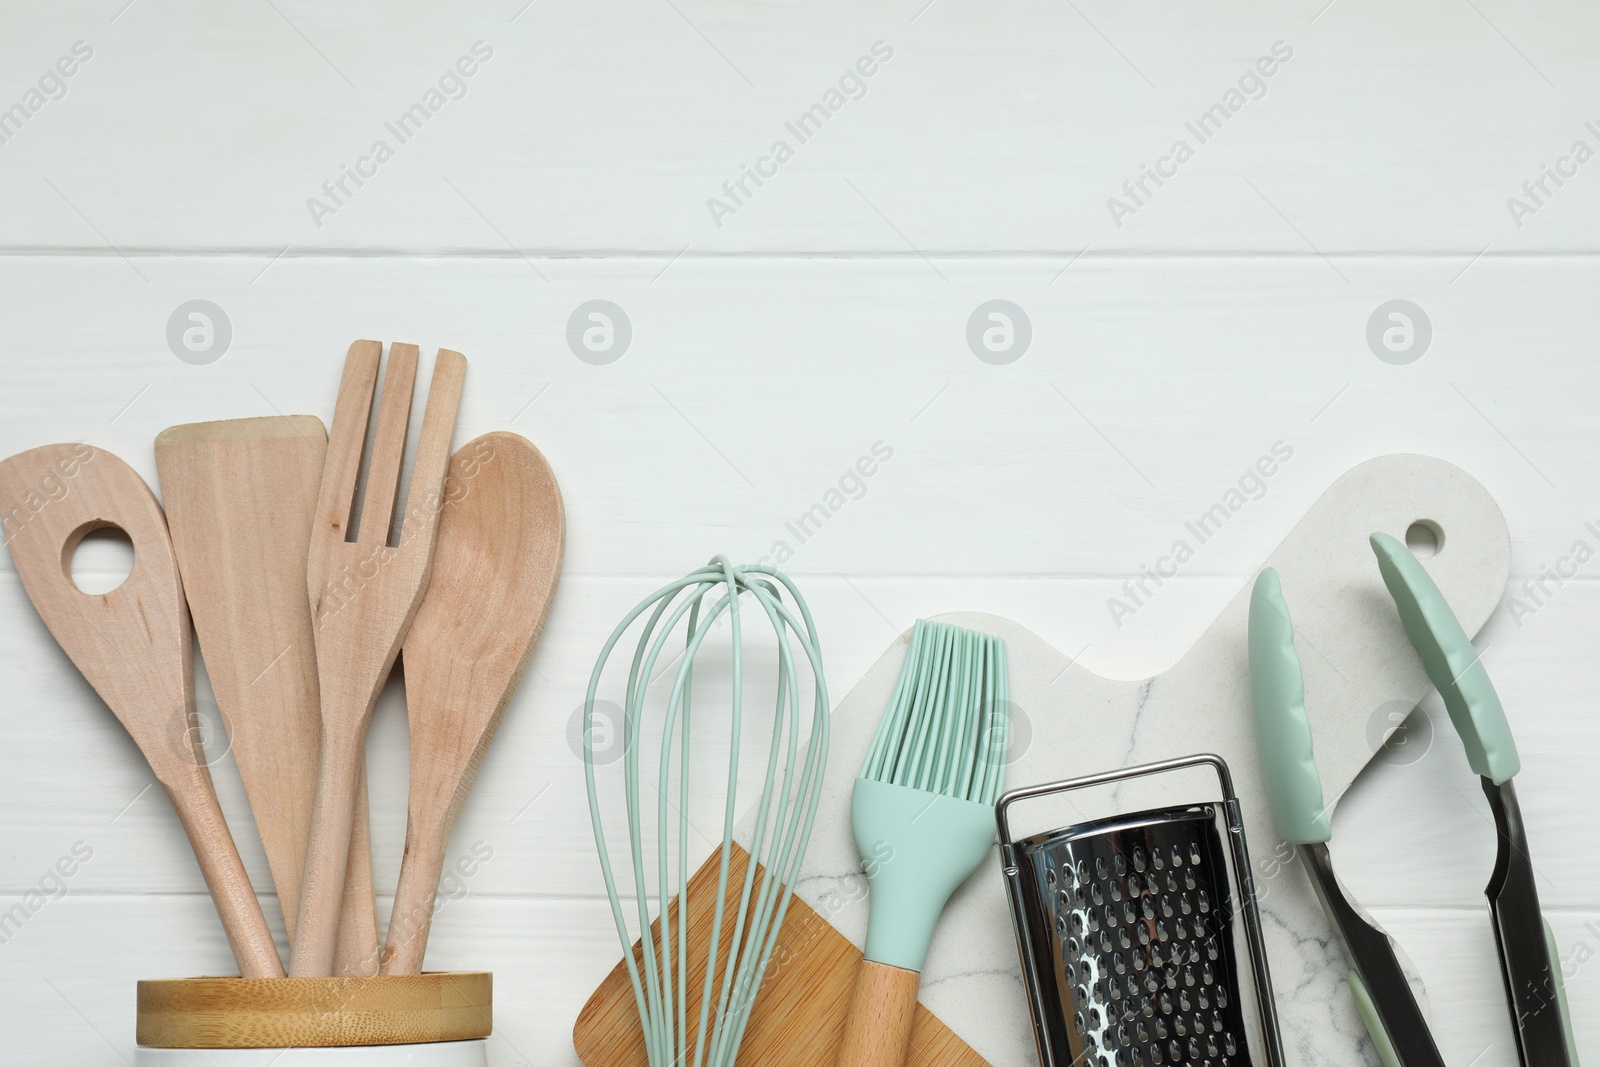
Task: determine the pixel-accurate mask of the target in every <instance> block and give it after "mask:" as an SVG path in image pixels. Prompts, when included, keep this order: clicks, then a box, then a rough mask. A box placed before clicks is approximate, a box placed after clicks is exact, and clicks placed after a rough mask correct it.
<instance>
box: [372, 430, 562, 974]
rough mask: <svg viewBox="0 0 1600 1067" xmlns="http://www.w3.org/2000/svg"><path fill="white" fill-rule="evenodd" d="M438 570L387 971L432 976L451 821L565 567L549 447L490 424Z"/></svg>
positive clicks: (416, 693)
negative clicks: (434, 924) (427, 955)
mask: <svg viewBox="0 0 1600 1067" xmlns="http://www.w3.org/2000/svg"><path fill="white" fill-rule="evenodd" d="M445 500H446V501H447V503H446V504H445V509H444V514H443V515H442V516H441V517H440V520H439V540H438V543H437V544H436V545H435V546H434V552H433V577H432V578H431V579H430V580H429V583H428V592H427V595H426V596H425V597H424V598H423V601H422V607H421V608H420V609H418V611H417V617H416V620H415V621H414V622H413V623H412V624H411V633H410V634H409V635H408V636H407V637H406V641H405V648H404V650H403V652H402V656H403V657H404V670H405V678H406V708H407V714H408V716H409V718H410V720H411V798H410V805H409V812H408V815H407V820H406V854H405V860H404V861H403V862H402V863H401V866H400V885H399V888H398V889H397V890H395V897H394V912H393V914H392V915H391V917H390V919H389V937H388V944H387V946H386V947H385V948H384V951H383V971H384V973H385V974H420V973H421V971H422V957H423V951H424V949H425V948H426V946H427V941H428V928H429V925H430V923H431V921H432V919H433V904H434V896H435V894H436V893H437V892H438V889H439V876H440V873H441V872H442V871H443V869H444V861H445V848H446V846H447V845H448V844H449V841H450V830H451V828H452V827H453V826H454V825H455V821H456V816H457V815H459V814H460V812H461V806H462V804H463V803H464V802H465V801H466V798H467V792H468V791H469V790H470V789H471V788H472V780H473V779H474V778H475V777H476V776H477V773H478V765H479V764H480V763H482V762H483V755H484V752H485V751H486V750H487V749H488V747H489V742H490V741H491V740H492V739H493V738H494V733H495V730H496V728H497V727H498V726H499V725H500V718H501V716H502V715H504V713H505V710H506V705H507V704H509V703H510V701H511V694H512V693H513V692H515V691H516V688H517V683H519V682H520V681H522V674H523V671H524V670H526V669H527V666H528V658H529V657H530V656H532V655H533V646H534V643H535V642H537V641H538V640H539V633H540V631H542V630H543V629H544V621H545V618H546V617H547V616H548V615H549V613H550V602H551V600H552V599H553V598H554V596H555V591H556V582H557V581H558V580H559V579H560V577H561V554H562V549H563V546H564V544H565V541H566V535H565V521H564V519H563V516H562V510H561V491H560V490H559V489H558V488H557V487H556V479H555V475H554V474H553V473H552V472H551V470H550V465H549V464H548V463H546V462H545V458H544V456H543V455H541V454H540V453H539V450H538V449H537V448H535V447H533V445H531V444H529V443H528V441H526V440H525V439H524V438H521V437H518V436H517V435H516V434H514V433H488V434H484V435H483V436H482V437H479V438H477V439H475V440H473V441H470V442H468V443H467V444H466V445H464V446H462V448H461V450H460V451H458V452H457V453H456V454H455V457H454V459H452V460H451V463H450V477H449V480H448V481H447V482H446V483H445Z"/></svg>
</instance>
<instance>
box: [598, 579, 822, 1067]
mask: <svg viewBox="0 0 1600 1067" xmlns="http://www.w3.org/2000/svg"><path fill="white" fill-rule="evenodd" d="M784 592H787V594H788V596H789V598H790V599H791V600H792V601H793V608H790V607H788V606H786V605H785V604H784V600H783V594H784ZM708 598H709V599H710V605H709V607H706V606H705V605H706V602H707V600H708ZM745 600H752V601H754V602H755V604H756V605H758V606H759V607H760V608H761V617H763V618H765V619H766V621H767V622H768V623H769V624H770V625H771V627H772V630H773V633H774V634H775V635H776V636H777V653H776V655H777V667H778V683H777V694H776V700H775V707H774V711H773V718H772V741H771V744H770V746H769V749H768V756H767V766H766V773H765V774H764V776H763V779H762V790H761V797H760V801H759V803H758V805H757V815H756V824H755V830H754V834H753V837H752V839H751V844H750V857H751V862H750V863H749V864H748V865H747V867H746V869H745V873H744V878H743V882H742V884H741V885H740V887H739V892H738V910H737V912H736V913H735V915H734V924H733V934H732V937H731V939H730V943H729V945H728V946H727V948H726V951H727V952H728V954H729V956H730V958H729V960H728V965H727V966H726V967H725V968H724V969H723V975H722V981H721V984H720V986H718V985H717V983H716V981H715V976H716V972H717V963H718V961H719V959H720V958H721V957H720V955H719V952H720V951H723V946H722V944H721V933H722V927H723V923H724V920H725V916H726V914H727V906H728V904H729V885H728V883H729V864H730V860H731V858H732V854H733V847H734V842H733V829H734V824H735V821H736V820H737V818H738V812H739V799H738V796H737V787H738V777H739V745H740V736H741V734H742V732H743V729H744V725H745V724H744V706H743V705H744V700H743V686H744V631H743V619H742V616H741V605H742V604H743V602H744V601H745ZM745 610H748V608H745ZM646 612H648V613H649V618H648V620H647V621H646V622H645V625H644V630H643V632H642V633H641V635H640V637H639V643H638V646H637V648H636V649H635V650H634V654H633V660H632V662H631V664H630V665H629V668H628V686H627V691H626V696H625V699H624V705H623V738H622V739H623V746H624V748H623V780H624V790H625V794H626V800H627V811H628V845H629V852H630V856H631V862H632V865H633V883H634V884H633V891H634V897H635V899H636V901H637V906H638V923H639V930H640V933H639V937H640V939H641V940H643V942H644V953H643V967H642V968H641V966H640V965H639V963H638V962H636V961H635V960H634V957H633V941H634V935H633V934H631V933H629V931H628V922H627V919H626V918H625V915H624V909H623V906H622V900H621V897H620V895H619V894H618V891H617V880H616V876H615V874H614V872H613V870H612V865H611V857H610V851H609V849H608V848H607V845H606V834H605V830H604V827H603V826H602V822H601V817H600V798H599V792H598V788H597V783H596V778H595V764H594V748H593V743H592V738H593V737H594V705H595V700H596V697H597V694H598V693H599V689H600V679H601V675H602V674H603V673H604V671H605V667H606V663H607V661H608V660H609V659H610V657H611V653H612V650H613V649H614V648H615V647H616V645H617V642H618V641H620V640H621V639H622V636H623V634H624V633H626V632H627V631H628V629H629V628H630V627H631V626H632V625H633V623H634V622H635V621H636V620H638V619H639V617H640V616H642V615H644V614H645V613H646ZM723 616H727V621H728V628H729V630H730V634H731V642H732V656H731V674H732V695H731V699H730V704H729V707H728V715H727V719H728V722H729V726H730V736H729V741H730V748H729V754H728V766H727V790H728V792H727V799H726V801H725V803H724V816H723V818H724V821H723V831H722V846H721V854H720V863H719V867H718V874H717V888H716V893H717V898H716V910H715V914H714V916H713V918H712V922H711V941H710V948H709V956H708V965H707V967H706V975H705V980H704V982H703V984H702V986H701V988H700V990H699V994H700V996H699V1008H698V1011H695V1010H694V1009H693V1008H692V1007H691V995H690V993H691V991H690V989H689V942H688V931H687V926H688V924H687V916H688V914H689V899H688V897H689V889H688V887H689V860H688V850H687V849H686V848H685V847H684V845H685V842H686V840H687V839H688V833H689V819H688V810H689V776H690V766H689V763H690V758H689V757H690V746H689V737H690V725H691V720H692V718H693V711H694V710H695V709H694V707H693V701H692V694H693V689H694V663H695V656H696V655H697V654H698V653H699V651H700V649H701V647H702V645H703V643H704V642H705V639H706V637H707V635H708V634H710V633H711V632H712V630H713V628H715V627H716V626H717V624H718V623H719V621H720V620H721V619H722V618H723ZM680 623H684V624H685V626H684V646H683V652H682V658H681V662H680V663H679V665H678V666H677V671H676V675H675V676H674V679H673V682H672V686H671V691H670V693H669V695H668V696H667V698H666V701H665V707H664V708H658V709H657V711H658V712H659V713H660V714H661V715H662V716H663V719H662V726H663V733H662V746H661V755H660V761H659V767H658V776H657V781H656V782H655V783H654V784H653V785H651V786H648V787H646V786H644V785H642V784H641V781H640V751H639V749H640V744H639V739H640V737H641V731H642V724H643V721H644V716H645V714H646V696H647V690H648V689H649V686H650V682H651V679H652V678H654V676H655V675H656V671H657V665H658V663H660V661H661V656H662V652H663V650H664V649H665V648H666V645H667V642H668V640H669V639H670V638H671V637H672V635H673V633H674V631H675V630H677V628H678V626H679V624H680ZM793 645H797V646H798V647H799V649H800V651H801V652H802V653H804V658H805V660H806V662H807V663H808V664H809V666H810V671H811V676H812V678H813V680H814V686H813V688H814V696H813V706H812V717H811V731H810V738H809V741H810V743H809V745H808V747H807V749H806V754H805V757H804V763H803V765H799V766H797V764H798V763H799V760H800V755H799V748H800V734H801V708H800V702H801V692H800V675H799V672H798V671H797V669H796V662H797V661H796V656H795V654H794V649H793V647H792V646H793ZM664 669H665V670H671V669H672V666H671V664H670V663H668V664H666V665H665V666H664ZM656 703H657V704H659V703H660V701H659V700H658V701H657V702H656ZM828 708H829V706H828V691H827V685H826V683H825V682H824V681H823V675H822V653H821V650H820V648H819V647H818V644H817V632H816V625H815V624H814V623H813V621H812V618H811V611H810V609H809V608H808V607H807V606H806V602H805V598H804V597H802V596H801V595H800V591H799V590H798V589H796V588H795V586H794V583H793V582H792V581H790V580H789V578H788V577H787V576H785V575H784V574H783V573H782V572H780V571H778V570H776V569H775V568H772V567H765V566H745V567H736V566H734V565H733V564H732V563H731V562H729V560H728V559H727V558H726V557H724V556H718V557H716V558H715V559H713V560H712V561H711V562H710V563H708V564H707V565H706V566H704V567H702V568H700V569H699V570H697V571H694V572H693V573H691V574H688V575H686V576H685V577H683V578H681V579H679V580H678V581H675V582H672V583H671V584H669V585H666V586H664V587H663V588H661V589H659V590H657V591H656V592H655V593H653V594H651V595H650V596H649V597H647V598H646V599H645V600H644V601H643V602H642V603H640V604H639V605H638V606H637V607H635V608H634V609H633V610H632V611H630V612H629V613H628V615H627V617H626V618H624V619H623V620H622V622H621V623H620V624H618V626H617V628H616V629H615V630H613V631H612V633H611V637H610V639H609V640H607V641H606V643H605V647H604V648H602V649H601V651H600V657H599V659H598V660H596V662H595V666H594V673H593V675H592V676H591V677H590V679H589V691H588V696H587V699H586V702H585V704H584V735H583V736H584V751H583V768H584V781H585V783H586V784H587V786H588V791H589V816H590V819H591V821H592V822H593V824H594V840H595V847H596V850H597V851H598V853H599V856H600V870H601V873H602V875H603V876H604V878H605V884H606V893H607V895H608V896H609V897H610V899H611V914H612V918H613V919H614V920H615V921H616V925H617V936H618V937H619V938H620V939H621V941H622V958H623V960H624V961H625V962H626V963H627V967H628V977H629V979H630V980H631V981H632V983H633V995H634V1001H635V1004H636V1005H637V1007H638V1010H639V1022H640V1025H641V1026H642V1028H643V1030H644V1039H645V1050H646V1053H647V1055H648V1059H649V1064H650V1067H733V1063H734V1060H735V1058H736V1057H737V1056H738V1053H739V1045H740V1043H741V1041H742V1040H743V1038H744V1032H745V1027H746V1026H747V1025H748V1023H749V1020H750V1010H751V1007H752V1006H753V1005H754V1003H755V998H756V994H757V992H759V990H760V986H761V979H762V976H763V975H764V974H765V973H766V969H767V964H768V962H769V961H770V960H771V958H772V952H773V948H774V946H775V945H776V944H777V940H778V932H779V930H780V929H781V928H782V926H783V919H784V916H785V915H786V914H787V913H788V909H789V902H790V900H791V898H792V896H793V889H792V888H791V887H792V886H793V883H794V879H795V877H796V876H797V875H798V874H799V872H800V863H801V860H802V859H804V857H805V851H806V846H807V844H808V843H809V842H810V839H811V826H812V823H813V821H814V820H815V818H816V812H817V800H818V797H819V796H820V794H821V791H822V772H823V768H824V767H825V766H826V764H827V754H828ZM719 719H720V716H719ZM675 739H676V743H674V742H675ZM675 752H676V760H674V753H675ZM780 768H781V773H780ZM797 772H798V773H797ZM647 791H648V792H651V793H653V794H654V799H655V802H656V808H657V814H656V817H655V820H654V823H655V826H654V829H655V832H656V835H657V852H658V854H659V858H658V862H657V871H656V891H657V897H658V898H659V900H660V901H661V916H660V919H661V922H660V928H659V933H658V934H652V933H651V929H650V910H649V893H648V892H647V887H646V877H645V860H644V835H645V833H646V827H647V820H646V816H645V815H644V814H643V811H642V809H643V805H642V803H641V801H642V800H643V799H644V796H645V793H646V792H647ZM674 814H675V816H676V817H675V819H674ZM674 822H676V830H677V837H676V852H677V863H676V865H675V867H676V870H675V872H674V869H673V868H674V864H673V863H672V862H671V859H670V854H671V852H672V851H674V849H673V848H671V847H669V842H671V841H672V840H673V839H672V838H671V836H670V831H671V828H672V824H673V823H674ZM758 864H759V865H760V866H762V867H763V868H765V870H766V873H767V877H765V878H763V879H762V881H761V886H760V888H759V889H757V888H756V885H755V880H756V868H757V865H758ZM673 896H677V897H678V898H679V910H678V918H679V920H680V921H679V922H678V923H677V924H676V925H677V932H676V936H674V933H673V925H674V924H673V922H672V919H671V913H670V909H669V907H668V903H669V901H670V900H671V898H672V897H673ZM714 987H715V988H714ZM691 1014H693V1016H694V1021H693V1024H692V1025H691ZM691 1036H692V1038H693V1039H692V1041H691Z"/></svg>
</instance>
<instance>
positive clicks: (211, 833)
mask: <svg viewBox="0 0 1600 1067" xmlns="http://www.w3.org/2000/svg"><path fill="white" fill-rule="evenodd" d="M162 788H163V789H165V790H166V792H167V797H168V799H170V800H171V801H172V807H173V809H174V810H175V811H176V812H177V813H178V821H179V822H181V823H182V824H183V832H184V833H185V834H187V835H188V837H189V846H190V847H191V848H193V849H194V858H195V859H196V860H197V861H198V862H199V864H200V874H201V875H202V876H203V877H204V878H205V880H206V888H207V889H208V890H210V891H211V900H212V902H213V903H215V904H216V907H217V915H218V916H219V917H220V918H221V919H222V930H223V933H225V934H227V935H228V946H229V947H230V948H232V949H233V958H234V962H236V963H238V965H239V976H240V977H241V978H282V977H283V960H281V959H279V958H278V946H277V945H275V944H273V941H272V931H271V930H269V929H267V919H266V916H265V915H263V914H262V912H261V902H260V901H259V900H257V899H256V894H255V890H254V889H252V888H251V887H250V876H249V875H248V874H247V873H245V869H244V861H243V860H241V859H240V858H239V849H238V848H237V847H236V846H235V845H234V843H233V835H232V834H230V833H229V832H228V823H227V820H226V819H224V818H223V815H222V807H221V805H219V804H218V803H217V794H216V791H215V790H214V789H213V788H212V786H211V775H210V773H209V772H208V771H207V770H206V768H205V765H204V764H200V765H198V766H192V767H188V768H186V770H185V771H184V772H183V777H182V778H181V779H180V780H178V781H175V782H170V783H169V782H165V781H164V782H162Z"/></svg>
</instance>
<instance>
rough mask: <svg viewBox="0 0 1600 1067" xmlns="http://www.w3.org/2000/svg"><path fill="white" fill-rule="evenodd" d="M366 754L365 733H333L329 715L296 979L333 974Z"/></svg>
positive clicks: (293, 969)
mask: <svg viewBox="0 0 1600 1067" xmlns="http://www.w3.org/2000/svg"><path fill="white" fill-rule="evenodd" d="M362 756H363V753H362V744H361V738H360V735H359V734H356V735H353V736H352V735H351V734H348V733H345V734H340V733H335V732H333V731H331V730H329V729H328V722H327V719H326V717H325V718H324V721H323V737H322V755H321V759H320V760H319V764H318V768H317V799H316V801H315V802H314V803H313V804H312V807H311V836H310V839H309V840H308V842H307V844H306V871H305V882H304V883H303V884H302V886H301V888H300V915H299V917H298V918H297V919H296V920H295V930H294V951H293V952H291V953H290V955H289V976H290V977H291V978H328V977H330V976H332V974H333V960H334V954H335V952H336V950H337V948H338V943H339V915H340V903H341V901H342V900H343V898H344V881H345V873H346V869H347V868H348V866H349V862H350V837H351V834H352V832H353V831H354V828H355V816H356V793H357V790H358V788H359V783H360V781H361V763H362Z"/></svg>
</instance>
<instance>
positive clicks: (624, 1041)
mask: <svg viewBox="0 0 1600 1067" xmlns="http://www.w3.org/2000/svg"><path fill="white" fill-rule="evenodd" d="M719 857H720V853H719V852H714V853H712V855H711V857H710V858H709V859H707V860H706V862H705V863H704V864H702V865H701V867H700V869H699V870H698V871H696V872H695V874H694V877H693V878H691V879H690V880H689V941H690V949H689V954H690V959H689V962H690V969H689V988H690V989H692V990H698V989H700V988H701V983H703V982H704V981H705V976H706V948H707V946H709V945H710V943H711V919H712V911H713V908H712V905H713V903H714V901H715V897H716V888H717V867H718V860H719ZM749 862H750V855H749V853H747V852H745V850H744V849H742V848H740V847H738V846H737V845H735V846H734V849H733V855H732V859H731V860H730V862H729V865H728V886H729V888H730V889H731V890H732V894H731V895H732V897H733V902H732V903H730V905H729V906H728V908H727V909H726V913H725V914H724V916H723V924H722V943H723V944H724V945H726V944H728V943H729V940H730V939H731V938H732V937H733V921H734V915H735V913H736V911H737V910H738V909H737V907H736V905H737V894H738V892H739V887H740V885H741V881H742V879H743V878H744V872H745V868H746V866H747V865H748V864H749ZM765 875H766V871H765V869H762V870H759V871H757V873H756V889H757V890H759V889H760V886H761V882H762V879H763V878H764V877H765ZM670 914H671V918H672V923H673V929H677V923H678V901H677V899H676V898H674V899H673V901H672V907H671V909H670ZM652 929H653V931H654V932H655V934H656V936H657V937H658V938H659V936H660V930H661V920H660V919H657V920H656V922H655V923H654V925H653V927H652ZM674 937H676V935H674ZM633 957H634V962H635V963H640V962H641V961H642V960H643V958H644V948H643V945H642V944H641V943H640V942H637V941H636V942H634V945H633ZM726 961H727V956H726V954H724V955H723V959H722V962H723V963H726ZM860 962H861V950H860V949H858V948H856V947H855V946H854V945H852V944H851V943H850V939H849V938H847V937H845V936H844V935H843V934H841V933H840V932H839V931H837V930H835V929H834V928H833V926H832V925H830V924H829V923H828V921H827V920H826V919H824V918H823V917H822V916H821V915H818V914H817V913H816V912H815V911H814V910H812V908H811V907H810V906H809V905H808V904H806V903H805V902H804V901H802V900H801V899H800V898H799V897H798V896H796V897H795V898H794V900H793V902H792V903H791V904H790V905H789V913H788V914H787V915H786V916H785V917H784V921H783V930H782V932H781V933H780V934H779V935H778V944H777V947H776V948H774V949H773V952H772V962H771V964H770V965H769V966H768V967H767V974H766V977H765V978H764V979H763V980H762V983H761V993H760V994H759V996H758V997H757V1000H756V1007H755V1010H754V1011H753V1012H752V1013H751V1016H750V1026H749V1029H747V1030H746V1031H745V1037H744V1044H743V1045H741V1046H740V1048H739V1063H741V1064H752V1065H753V1064H795V1065H799V1064H816V1065H823V1067H826V1065H827V1064H831V1063H832V1062H833V1057H834V1053H835V1050H836V1049H837V1048H838V1047H839V1042H840V1040H841V1039H842V1038H843V1037H844V1020H845V1016H846V1015H847V1014H848V1013H849V1010H850V993H851V989H852V986H853V984H854V982H855V976H856V967H857V965H858V964H860ZM722 971H723V968H722V967H718V968H717V973H716V979H715V981H716V982H717V983H718V984H720V983H721V981H722ZM694 1003H696V1004H698V1001H695V1002H694ZM785 1009H787V1010H785ZM691 1018H693V1016H692V1015H691ZM572 1041H573V1044H574V1045H575V1046H576V1047H577V1050H578V1058H579V1059H581V1060H583V1062H584V1063H585V1064H588V1065H589V1067H599V1065H604V1067H644V1064H645V1062H646V1061H645V1052H644V1032H643V1031H642V1030H640V1029H639V1016H638V1009H637V1008H636V1007H635V1002H634V998H633V985H632V983H631V982H629V980H628V969H627V967H626V966H625V965H624V964H623V963H622V961H621V960H618V961H617V966H616V967H615V968H614V969H613V970H612V972H611V973H610V974H609V975H607V976H606V980H605V982H603V983H602V984H601V986H600V988H599V989H598V990H596V991H595V994H594V996H592V997H590V998H589V1002H588V1003H587V1004H585V1005H584V1006H583V1011H582V1012H580V1013H579V1015H578V1021H577V1024H576V1025H575V1026H574V1027H573V1030H572ZM906 1063H907V1067H983V1065H984V1061H983V1058H982V1057H981V1056H979V1055H978V1054H977V1053H976V1052H973V1051H972V1049H970V1048H968V1047H967V1045H966V1044H965V1043H964V1042H963V1041H962V1040H961V1039H960V1038H959V1037H957V1036H956V1035H955V1034H954V1033H952V1032H951V1031H950V1028H949V1027H948V1026H946V1025H945V1024H944V1023H942V1022H940V1021H939V1020H938V1019H936V1018H934V1015H933V1013H932V1012H930V1011H929V1010H928V1009H927V1008H925V1007H923V1006H922V1005H920V1004H919V1005H917V1018H916V1021H915V1022H914V1023H913V1024H912V1028H911V1054H910V1056H909V1058H908V1059H907V1060H906Z"/></svg>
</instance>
